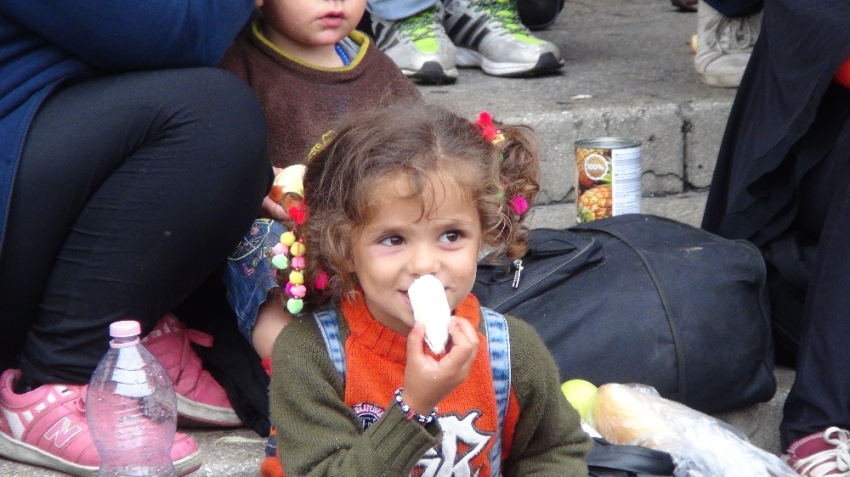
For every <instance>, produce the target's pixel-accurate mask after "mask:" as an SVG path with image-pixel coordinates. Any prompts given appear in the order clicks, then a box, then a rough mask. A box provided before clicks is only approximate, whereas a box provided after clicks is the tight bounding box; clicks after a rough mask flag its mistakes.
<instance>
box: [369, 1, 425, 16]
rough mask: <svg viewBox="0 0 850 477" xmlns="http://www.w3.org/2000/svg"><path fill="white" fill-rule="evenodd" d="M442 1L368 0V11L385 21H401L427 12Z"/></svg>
mask: <svg viewBox="0 0 850 477" xmlns="http://www.w3.org/2000/svg"><path fill="white" fill-rule="evenodd" d="M438 1H440V0H368V1H367V2H366V10H369V13H370V14H372V15H375V16H376V17H378V18H383V19H384V20H392V21H395V20H401V19H402V18H407V17H409V16H411V15H415V14H417V13H419V12H421V11H423V10H427V9H429V8H431V7H433V6H434V5H436V4H437V2H438Z"/></svg>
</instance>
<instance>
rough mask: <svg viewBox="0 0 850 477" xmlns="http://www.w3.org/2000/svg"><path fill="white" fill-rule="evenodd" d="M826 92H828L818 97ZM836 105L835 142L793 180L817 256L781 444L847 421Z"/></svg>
mask: <svg viewBox="0 0 850 477" xmlns="http://www.w3.org/2000/svg"><path fill="white" fill-rule="evenodd" d="M836 88H837V87H836ZM846 97H847V95H846V94H844V96H843V98H844V100H845V101H846ZM834 98H835V96H834V95H830V94H829V92H828V93H827V95H826V96H825V97H824V101H831V100H834ZM844 104H845V105H846V104H847V103H844ZM841 110H842V111H843V114H844V116H843V117H842V118H839V117H836V118H835V120H836V121H840V120H842V119H843V121H844V122H843V128H841V132H840V133H839V134H838V137H837V139H836V140H835V144H834V145H833V146H832V148H831V149H830V152H829V153H828V154H827V156H826V157H825V158H824V159H823V160H822V161H821V162H819V163H818V164H817V165H816V166H815V167H814V168H813V169H812V170H811V171H809V173H808V174H807V175H806V176H805V177H804V178H803V181H802V182H801V184H800V196H801V200H800V211H799V212H798V216H797V222H796V223H797V225H798V226H799V227H800V228H801V229H802V230H806V231H810V232H809V234H808V236H807V237H805V238H806V239H808V240H811V241H814V242H816V243H817V258H816V259H815V263H814V267H813V268H812V270H811V277H810V280H809V283H808V291H807V294H806V299H805V303H804V305H803V316H802V325H801V329H802V334H801V336H800V351H799V355H798V358H797V377H796V379H795V381H794V385H793V387H792V388H791V392H790V393H789V394H788V398H787V399H786V401H785V409H784V415H783V419H782V425H781V428H780V429H781V433H780V437H781V439H782V449H787V447H788V445H789V444H790V443H791V442H793V441H795V440H797V439H799V438H801V437H804V436H807V435H809V434H814V433H816V432H820V431H823V430H824V429H826V428H827V427H829V426H838V427H841V428H844V429H850V376H848V374H847V370H846V369H845V368H844V366H845V365H846V363H847V362H848V358H850V352H848V343H850V326H848V322H847V315H848V312H850V242H848V237H850V119H847V112H846V111H847V107H846V106H845V107H844V108H841ZM818 125H819V123H816V124H815V125H813V128H814V127H816V126H818Z"/></svg>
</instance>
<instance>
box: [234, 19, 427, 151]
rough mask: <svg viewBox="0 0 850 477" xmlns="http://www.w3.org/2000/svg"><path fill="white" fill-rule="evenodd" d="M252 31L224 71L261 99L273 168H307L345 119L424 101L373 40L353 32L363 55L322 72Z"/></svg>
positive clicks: (239, 41) (237, 46)
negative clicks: (353, 114) (319, 146)
mask: <svg viewBox="0 0 850 477" xmlns="http://www.w3.org/2000/svg"><path fill="white" fill-rule="evenodd" d="M258 25H259V24H258V23H256V22H255V23H254V24H253V25H252V27H251V28H250V29H249V30H248V31H247V32H246V33H245V34H244V35H242V36H241V37H240V38H239V39H237V40H236V42H235V43H234V44H233V45H232V46H231V47H230V49H229V50H228V51H227V53H226V54H225V55H224V59H223V60H222V61H221V63H219V67H220V68H223V69H225V70H228V71H231V72H233V73H235V74H236V75H237V76H239V77H241V78H242V79H244V80H245V81H246V82H248V84H249V85H250V86H251V89H253V90H254V92H255V93H256V94H257V96H259V98H260V101H261V102H262V105H263V109H264V110H265V113H266V122H267V126H268V131H269V146H270V152H271V162H272V165H274V166H277V167H286V166H289V165H292V164H303V163H304V162H306V160H307V155H308V154H309V152H310V150H311V149H312V148H313V146H315V145H316V143H318V142H319V141H320V140H321V139H322V136H323V135H324V134H325V133H326V132H328V131H329V130H331V129H333V127H334V123H335V121H337V120H338V119H339V118H340V117H341V116H342V115H344V114H346V113H349V112H351V111H355V110H356V109H358V108H363V107H374V106H377V105H379V104H388V103H391V102H394V101H397V100H400V99H421V95H420V94H419V91H418V90H417V89H416V87H415V86H414V85H413V83H411V82H410V80H409V79H407V78H406V77H405V76H404V75H403V74H402V73H401V71H400V70H399V69H398V66H396V65H395V63H393V61H392V60H391V59H390V58H389V57H388V56H387V55H385V54H384V53H383V52H381V51H380V50H378V48H377V47H375V44H374V42H372V40H371V39H369V37H367V36H366V35H365V34H363V33H361V32H359V31H353V32H352V33H351V35H350V36H349V38H351V39H352V40H353V41H354V42H355V43H357V44H359V45H360V52H359V53H358V54H357V56H355V57H354V58H352V59H351V64H350V65H349V66H344V67H340V68H322V67H318V66H312V65H308V64H306V63H304V62H303V61H300V60H298V59H296V58H294V57H292V56H290V55H288V54H286V53H285V52H283V51H282V50H280V49H279V48H277V47H275V46H274V45H273V44H272V43H271V42H269V41H268V40H267V39H266V38H265V37H263V36H262V33H260V31H259V26H258Z"/></svg>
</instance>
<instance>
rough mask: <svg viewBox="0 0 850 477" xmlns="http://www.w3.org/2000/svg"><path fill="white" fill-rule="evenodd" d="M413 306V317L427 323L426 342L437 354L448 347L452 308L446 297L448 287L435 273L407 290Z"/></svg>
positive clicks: (424, 276) (414, 282)
mask: <svg viewBox="0 0 850 477" xmlns="http://www.w3.org/2000/svg"><path fill="white" fill-rule="evenodd" d="M407 295H408V296H409V297H410V304H411V306H412V307H413V319H415V320H416V321H419V322H421V323H422V324H423V325H425V342H426V343H428V347H429V348H431V351H433V352H434V353H435V354H440V353H442V352H443V351H445V349H446V344H448V342H449V322H450V321H451V319H452V310H451V308H449V301H448V299H446V289H445V287H443V284H442V283H441V282H440V280H438V279H437V277H435V276H434V275H423V276H421V277H419V278H417V279H416V280H414V281H413V284H412V285H410V288H409V289H408V290H407Z"/></svg>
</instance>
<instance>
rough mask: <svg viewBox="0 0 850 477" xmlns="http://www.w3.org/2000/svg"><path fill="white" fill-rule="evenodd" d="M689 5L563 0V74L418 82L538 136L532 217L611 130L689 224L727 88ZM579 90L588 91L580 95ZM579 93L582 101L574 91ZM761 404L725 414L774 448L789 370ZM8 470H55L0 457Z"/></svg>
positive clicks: (664, 202)
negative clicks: (635, 152)
mask: <svg viewBox="0 0 850 477" xmlns="http://www.w3.org/2000/svg"><path fill="white" fill-rule="evenodd" d="M695 28H696V14H694V13H682V12H678V11H677V10H676V9H675V8H674V7H672V6H671V5H670V2H669V1H668V0H569V1H568V2H567V3H566V5H565V7H564V11H563V12H562V14H561V16H560V17H559V19H558V21H557V22H556V23H555V25H553V26H552V27H550V28H549V29H547V30H545V31H542V32H538V34H539V36H541V37H543V38H545V39H548V40H550V41H553V42H554V43H556V44H557V45H558V46H560V47H561V49H562V51H563V52H564V56H565V58H566V66H565V67H564V69H563V71H562V72H559V73H556V74H553V75H549V76H545V77H539V78H526V79H498V78H492V77H488V76H486V75H484V74H482V73H481V72H480V71H479V70H461V72H460V78H459V79H458V82H457V83H456V84H454V85H450V86H428V87H420V90H421V92H422V94H423V96H424V97H425V98H426V100H428V101H430V102H434V103H438V104H444V105H446V106H448V107H450V108H452V109H454V110H455V111H457V112H459V113H461V114H463V115H464V116H466V117H469V118H474V117H475V116H476V115H477V114H478V112H480V111H482V110H488V111H490V112H491V113H492V114H493V115H494V117H495V118H496V119H498V120H501V121H505V122H514V121H518V122H523V123H526V124H529V125H531V126H533V127H534V128H535V129H536V130H537V131H538V133H539V134H540V137H541V141H542V148H543V150H542V152H543V176H544V183H543V189H542V194H541V197H540V200H539V201H538V204H537V208H536V211H535V215H534V216H533V218H532V221H531V224H532V226H534V227H544V226H545V227H566V226H569V225H572V224H574V223H575V215H576V214H575V205H574V203H573V201H574V200H575V192H574V189H575V184H574V183H575V180H576V179H575V166H574V152H573V143H574V142H575V141H576V140H578V139H585V138H592V137H600V136H622V137H626V138H630V139H636V140H639V141H641V142H642V144H643V150H642V155H643V176H642V187H643V195H644V200H643V212H644V213H651V214H655V215H661V216H665V217H670V218H674V219H677V220H680V221H682V222H685V223H688V224H691V225H695V226H698V225H699V222H700V219H701V216H702V211H703V208H704V204H705V198H706V193H705V188H706V187H707V186H708V185H709V183H710V180H711V174H712V171H713V168H714V160H715V156H716V154H717V149H718V147H719V144H720V139H721V136H722V133H723V129H724V127H725V123H726V117H727V115H728V113H729V109H730V107H731V104H732V101H733V99H734V96H735V92H736V90H734V89H718V88H710V87H708V86H704V85H702V84H701V83H700V82H699V81H698V80H697V77H696V74H695V73H694V71H693V63H692V61H693V57H692V55H691V53H690V49H689V46H688V44H687V42H688V40H689V38H690V36H691V35H692V34H694V33H695ZM587 96H589V98H586V97H587ZM580 98H586V99H580ZM777 378H778V381H779V391H778V392H777V395H776V397H774V399H773V400H772V401H770V402H768V403H764V404H759V405H756V406H752V407H750V408H747V409H743V410H739V411H736V412H732V413H727V414H724V415H722V416H719V417H721V418H722V419H724V420H725V421H727V422H729V423H731V424H733V425H734V426H736V427H738V428H739V429H741V430H742V431H744V432H745V433H747V434H748V435H749V436H750V438H751V440H752V441H753V443H755V444H756V445H758V446H760V447H762V448H764V449H766V450H768V451H770V452H778V450H779V444H778V442H779V441H778V424H779V419H780V417H781V405H782V402H784V399H785V396H786V395H787V392H788V388H789V386H790V384H791V382H792V381H793V372H792V371H790V370H787V369H779V370H777ZM188 432H189V434H191V435H192V436H194V437H195V439H196V440H197V441H198V443H199V445H200V447H201V452H202V453H203V459H204V467H203V468H202V469H201V471H199V472H198V473H196V474H194V475H198V476H257V475H259V473H258V468H259V464H260V462H261V460H262V456H263V447H264V443H265V440H264V439H261V438H259V437H258V436H257V435H256V434H254V433H252V432H250V431H247V430H244V429H237V430H225V431H222V430H190V431H188ZM0 475H2V476H8V477H23V476H27V477H29V476H59V475H64V474H60V473H57V472H51V471H47V470H44V469H40V468H36V467H30V466H25V465H21V464H16V463H12V462H10V461H6V460H3V459H0Z"/></svg>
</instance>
